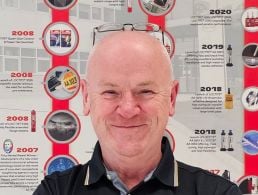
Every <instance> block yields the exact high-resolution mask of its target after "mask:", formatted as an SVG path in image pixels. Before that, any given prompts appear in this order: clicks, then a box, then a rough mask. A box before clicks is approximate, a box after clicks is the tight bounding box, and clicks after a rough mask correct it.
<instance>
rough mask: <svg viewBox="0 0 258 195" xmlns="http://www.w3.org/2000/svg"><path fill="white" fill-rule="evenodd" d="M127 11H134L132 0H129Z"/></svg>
mask: <svg viewBox="0 0 258 195" xmlns="http://www.w3.org/2000/svg"><path fill="white" fill-rule="evenodd" d="M127 11H128V12H129V13H130V12H132V11H133V7H132V0H127Z"/></svg>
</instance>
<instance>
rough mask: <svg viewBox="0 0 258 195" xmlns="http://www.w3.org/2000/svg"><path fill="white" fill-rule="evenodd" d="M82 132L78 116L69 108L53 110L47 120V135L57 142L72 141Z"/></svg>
mask: <svg viewBox="0 0 258 195" xmlns="http://www.w3.org/2000/svg"><path fill="white" fill-rule="evenodd" d="M79 132H80V123H79V119H78V117H77V116H76V115H75V114H74V113H72V112H71V111H67V110H57V111H55V112H52V113H51V114H50V115H49V116H48V117H47V118H46V121H45V133H46V135H47V137H48V138H49V139H50V140H51V141H53V142H56V143H71V142H72V141H74V140H75V139H76V138H77V136H78V135H79Z"/></svg>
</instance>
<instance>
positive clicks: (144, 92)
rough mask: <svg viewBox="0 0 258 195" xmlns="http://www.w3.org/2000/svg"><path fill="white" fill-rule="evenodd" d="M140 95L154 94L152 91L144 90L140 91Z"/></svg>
mask: <svg viewBox="0 0 258 195" xmlns="http://www.w3.org/2000/svg"><path fill="white" fill-rule="evenodd" d="M140 94H145V95H151V94H155V93H154V91H152V90H149V89H144V90H141V91H140Z"/></svg>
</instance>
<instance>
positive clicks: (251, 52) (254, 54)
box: [242, 43, 258, 68]
mask: <svg viewBox="0 0 258 195" xmlns="http://www.w3.org/2000/svg"><path fill="white" fill-rule="evenodd" d="M242 58H243V61H244V63H245V64H246V65H247V66H248V67H254V68H255V67H257V65H258V45H257V44H255V43H252V44H248V45H246V46H245V48H244V50H243V52H242Z"/></svg>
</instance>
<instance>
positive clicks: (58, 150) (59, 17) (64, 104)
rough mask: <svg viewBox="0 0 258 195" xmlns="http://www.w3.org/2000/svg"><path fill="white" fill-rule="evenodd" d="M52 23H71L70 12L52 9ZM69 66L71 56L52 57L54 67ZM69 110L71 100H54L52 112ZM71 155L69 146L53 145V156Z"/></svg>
mask: <svg viewBox="0 0 258 195" xmlns="http://www.w3.org/2000/svg"><path fill="white" fill-rule="evenodd" d="M52 22H69V10H55V9H52ZM59 65H62V66H69V56H68V55H66V56H56V55H53V56H52V67H56V66H59ZM67 109H69V100H56V99H52V111H56V110H67ZM60 154H65V155H68V154H69V144H57V143H53V145H52V155H53V156H55V155H60Z"/></svg>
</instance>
